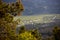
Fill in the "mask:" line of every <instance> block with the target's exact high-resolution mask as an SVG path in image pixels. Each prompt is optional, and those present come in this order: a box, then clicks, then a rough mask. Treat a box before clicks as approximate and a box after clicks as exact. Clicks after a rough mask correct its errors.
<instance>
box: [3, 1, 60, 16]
mask: <svg viewBox="0 0 60 40" xmlns="http://www.w3.org/2000/svg"><path fill="white" fill-rule="evenodd" d="M4 1H5V2H14V1H16V0H4ZM22 3H23V5H24V8H25V9H24V12H23V15H36V14H46V13H47V14H60V0H22Z"/></svg>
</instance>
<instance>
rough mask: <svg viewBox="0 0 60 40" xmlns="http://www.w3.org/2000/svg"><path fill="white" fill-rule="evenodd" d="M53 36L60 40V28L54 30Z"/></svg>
mask: <svg viewBox="0 0 60 40" xmlns="http://www.w3.org/2000/svg"><path fill="white" fill-rule="evenodd" d="M53 35H54V38H55V40H60V28H58V27H55V28H54V30H53Z"/></svg>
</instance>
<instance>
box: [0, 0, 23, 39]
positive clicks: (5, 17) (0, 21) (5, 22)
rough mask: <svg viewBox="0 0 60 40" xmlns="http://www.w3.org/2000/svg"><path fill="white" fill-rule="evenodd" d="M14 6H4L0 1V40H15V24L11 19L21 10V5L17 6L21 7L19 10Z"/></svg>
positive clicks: (0, 0)
mask: <svg viewBox="0 0 60 40" xmlns="http://www.w3.org/2000/svg"><path fill="white" fill-rule="evenodd" d="M17 3H18V2H17ZM15 4H16V3H15ZM15 4H14V3H13V4H6V3H4V2H2V0H0V40H17V35H16V33H15V31H16V25H17V24H16V22H15V21H13V18H14V16H15V15H14V13H16V14H18V12H17V11H20V10H21V9H23V8H21V7H22V6H21V3H20V4H18V5H19V6H21V7H19V8H18V6H17V4H16V5H15ZM16 10H17V11H16ZM20 12H21V11H20ZM13 15H14V16H13Z"/></svg>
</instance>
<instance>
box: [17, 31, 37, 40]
mask: <svg viewBox="0 0 60 40" xmlns="http://www.w3.org/2000/svg"><path fill="white" fill-rule="evenodd" d="M18 40H37V39H36V38H35V37H34V36H33V35H32V34H31V33H30V32H27V31H26V32H24V33H21V34H20V35H18Z"/></svg>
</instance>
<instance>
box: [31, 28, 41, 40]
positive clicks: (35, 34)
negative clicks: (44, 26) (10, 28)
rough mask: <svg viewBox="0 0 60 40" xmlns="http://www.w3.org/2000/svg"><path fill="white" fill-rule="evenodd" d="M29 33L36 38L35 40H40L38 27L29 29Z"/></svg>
mask: <svg viewBox="0 0 60 40" xmlns="http://www.w3.org/2000/svg"><path fill="white" fill-rule="evenodd" d="M31 34H32V35H33V36H34V37H36V38H37V40H41V34H40V33H39V31H38V29H34V30H32V31H31Z"/></svg>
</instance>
